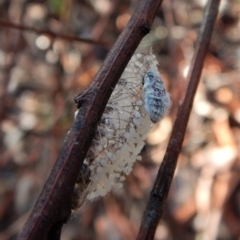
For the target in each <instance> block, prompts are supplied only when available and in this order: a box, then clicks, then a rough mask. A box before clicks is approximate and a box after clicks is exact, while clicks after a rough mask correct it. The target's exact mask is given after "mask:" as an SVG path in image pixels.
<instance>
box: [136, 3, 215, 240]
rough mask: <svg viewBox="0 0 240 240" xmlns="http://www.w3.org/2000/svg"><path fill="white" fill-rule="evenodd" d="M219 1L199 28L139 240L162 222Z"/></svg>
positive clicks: (210, 6) (151, 234)
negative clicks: (182, 92)
mask: <svg viewBox="0 0 240 240" xmlns="http://www.w3.org/2000/svg"><path fill="white" fill-rule="evenodd" d="M219 3H220V0H211V1H209V3H208V5H207V8H206V11H205V16H204V20H203V22H202V26H201V29H200V31H199V36H198V41H197V45H196V51H195V54H194V57H193V60H192V64H191V69H190V71H189V74H188V78H189V85H188V89H187V92H186V95H185V99H184V101H183V104H182V105H181V107H180V109H179V112H178V115H177V119H176V121H175V124H174V127H173V131H172V135H171V138H170V141H169V144H168V147H167V150H166V154H165V156H164V159H163V162H162V165H161V167H160V169H159V171H158V175H157V178H156V181H155V183H154V187H153V189H152V191H151V194H150V198H149V201H148V204H147V207H146V210H145V213H144V216H143V219H142V223H141V227H140V230H139V234H138V238H137V239H138V240H148V239H153V238H154V234H155V231H156V228H157V225H158V222H159V220H160V219H161V216H162V212H163V206H164V204H165V201H166V198H167V195H168V192H169V188H170V185H171V182H172V178H173V174H174V171H175V168H176V164H177V158H178V154H179V152H180V150H181V147H182V142H183V138H184V134H185V130H186V127H187V123H188V119H189V115H190V112H191V108H192V104H193V99H194V95H195V92H196V90H197V86H198V83H199V79H200V75H201V71H202V67H203V61H204V58H205V55H206V53H207V49H208V45H209V42H210V38H211V33H212V30H213V26H214V22H215V19H216V16H217V13H218V7H219Z"/></svg>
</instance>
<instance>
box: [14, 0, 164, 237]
mask: <svg viewBox="0 0 240 240" xmlns="http://www.w3.org/2000/svg"><path fill="white" fill-rule="evenodd" d="M161 2H162V0H158V1H157V0H141V1H140V3H139V5H138V7H137V9H136V11H135V12H134V14H133V16H132V18H131V20H130V21H129V23H128V24H127V26H126V28H125V29H124V30H123V32H122V34H121V35H120V37H119V38H118V40H117V42H116V43H115V45H114V47H113V48H112V50H111V52H110V53H109V55H108V57H107V58H106V60H105V61H104V63H103V65H102V67H101V68H100V70H99V71H98V73H97V74H96V76H95V77H94V79H93V81H92V83H91V85H90V88H89V90H88V91H87V92H86V94H85V95H84V98H82V99H81V103H79V105H81V108H80V109H79V111H78V114H77V117H76V120H75V121H74V123H73V125H72V127H71V129H70V131H69V134H68V135H67V137H66V139H65V142H64V145H63V147H62V150H61V152H60V155H59V157H58V159H57V161H56V164H55V166H54V168H53V170H52V172H51V174H50V176H49V178H48V180H47V182H46V183H45V185H44V188H43V190H42V192H41V194H40V196H39V198H38V200H37V202H36V204H35V206H34V208H33V210H32V213H31V215H30V216H29V218H28V220H27V222H26V224H25V226H24V228H23V231H22V232H21V233H20V235H19V237H18V239H21V240H22V239H28V240H30V239H34V240H38V239H39V240H40V239H41V240H43V239H59V238H60V232H61V228H62V225H63V224H64V223H65V222H66V221H67V220H68V218H69V216H70V213H71V198H72V194H73V189H74V185H75V182H76V180H77V177H78V174H79V172H80V169H81V166H82V163H83V160H84V158H85V157H86V154H87V151H88V149H89V147H90V144H91V141H92V139H93V136H94V132H95V128H96V126H97V123H98V121H99V120H100V118H101V115H102V113H103V111H104V108H105V106H106V104H107V102H108V99H109V97H110V95H111V93H112V91H113V89H114V87H115V85H116V83H117V81H118V79H119V78H120V76H121V74H122V72H123V70H124V68H125V67H126V65H127V63H128V61H129V60H130V58H131V56H132V54H133V53H134V51H135V49H136V48H137V46H138V44H139V42H140V41H141V39H142V38H143V37H144V35H146V34H147V33H148V32H149V30H150V27H151V24H152V22H153V19H154V16H155V14H156V11H157V9H158V7H159V6H160V4H161Z"/></svg>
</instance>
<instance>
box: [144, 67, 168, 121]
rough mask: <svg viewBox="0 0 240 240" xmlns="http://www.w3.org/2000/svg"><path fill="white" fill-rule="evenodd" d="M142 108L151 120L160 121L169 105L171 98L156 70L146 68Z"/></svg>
mask: <svg viewBox="0 0 240 240" xmlns="http://www.w3.org/2000/svg"><path fill="white" fill-rule="evenodd" d="M143 100H144V108H145V110H146V112H147V114H148V115H149V117H150V119H151V121H152V122H153V123H156V122H158V121H160V120H161V119H162V118H163V117H164V116H165V115H166V114H167V113H168V110H169V108H170V106H171V100H170V96H169V94H168V92H167V91H166V89H165V85H164V82H163V81H162V79H161V76H160V74H159V72H158V71H157V70H151V69H150V70H148V71H146V73H145V74H144V77H143Z"/></svg>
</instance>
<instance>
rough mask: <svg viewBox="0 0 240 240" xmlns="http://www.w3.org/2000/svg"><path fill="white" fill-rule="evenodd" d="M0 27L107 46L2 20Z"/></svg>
mask: <svg viewBox="0 0 240 240" xmlns="http://www.w3.org/2000/svg"><path fill="white" fill-rule="evenodd" d="M0 26H3V27H7V28H13V29H17V30H22V31H28V32H34V33H37V34H45V35H48V36H50V37H52V38H61V39H64V40H68V41H79V42H84V43H88V44H100V45H106V44H107V43H106V42H105V41H102V40H98V41H94V40H92V39H86V38H80V37H76V36H70V35H66V34H57V33H54V32H52V31H50V30H41V29H37V28H34V27H28V26H25V25H21V24H18V23H13V22H9V21H4V20H0Z"/></svg>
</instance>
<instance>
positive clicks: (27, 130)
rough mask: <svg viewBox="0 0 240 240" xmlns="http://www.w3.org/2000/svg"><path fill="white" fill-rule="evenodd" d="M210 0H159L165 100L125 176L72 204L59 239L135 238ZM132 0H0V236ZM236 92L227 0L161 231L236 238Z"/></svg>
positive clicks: (232, 21)
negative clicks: (115, 186) (168, 104)
mask: <svg viewBox="0 0 240 240" xmlns="http://www.w3.org/2000/svg"><path fill="white" fill-rule="evenodd" d="M206 2H207V1H206V0H201V1H197V0H195V1H194V0H192V1H189V0H178V1H176V0H164V1H163V4H162V7H161V9H159V10H158V13H157V16H156V19H155V22H154V25H153V30H152V32H151V33H150V35H149V39H150V41H149V42H151V45H152V46H153V52H154V53H155V54H156V55H157V58H158V60H159V69H160V71H161V74H162V77H163V79H164V81H165V82H166V84H167V86H168V89H169V91H170V93H171V98H172V102H173V106H172V109H171V111H170V113H169V116H167V117H165V118H164V119H163V120H162V121H161V122H160V123H157V124H156V125H155V126H154V127H153V129H152V131H151V133H150V134H149V137H148V139H147V141H146V146H145V147H144V148H143V150H142V153H141V155H142V158H143V160H142V161H137V162H136V164H135V167H134V170H133V172H132V173H131V174H130V176H129V177H128V178H127V180H126V181H125V183H124V188H123V189H122V190H121V191H117V192H112V193H109V194H108V195H107V196H105V197H104V198H101V199H99V200H96V201H94V202H92V203H89V204H86V205H85V206H83V207H82V208H81V209H80V210H78V211H76V212H74V213H73V214H72V216H71V219H70V221H69V222H68V224H67V225H66V226H65V227H64V229H63V233H62V238H61V239H62V240H68V239H72V240H94V239H99V240H133V239H135V238H136V236H137V232H138V229H139V226H140V222H141V217H142V214H143V211H144V208H145V206H146V203H147V200H148V196H149V192H150V191H151V188H152V185H153V182H154V179H155V177H156V174H157V170H158V168H159V166H160V164H161V161H162V158H163V155H164V152H165V149H166V146H167V143H168V139H169V135H170V133H171V130H172V125H173V123H174V120H175V117H176V112H177V109H178V106H179V103H180V100H181V99H182V97H183V96H184V91H185V89H186V86H187V82H186V75H187V72H188V69H189V65H190V61H191V58H192V55H193V52H194V47H195V42H196V38H197V34H198V29H199V26H200V23H201V21H202V18H203V13H204V7H205V4H206ZM137 4H138V1H137V0H112V1H110V0H78V1H77V0H49V1H45V0H35V1H30V0H11V1H10V0H0V70H1V71H0V239H1V240H13V239H16V236H17V234H18V232H19V231H20V230H21V229H22V227H23V224H24V223H25V221H26V219H27V217H28V215H29V213H30V211H31V209H32V207H33V205H34V203H35V201H36V198H37V197H38V195H39V192H40V191H41V189H42V186H43V184H44V182H45V180H46V178H47V177H48V175H49V173H50V171H51V169H52V166H53V164H54V163H55V160H56V159H57V156H58V153H59V151H60V149H61V146H62V144H63V140H64V137H65V136H66V134H67V132H68V130H69V128H70V126H71V124H72V122H73V114H74V112H75V111H76V107H75V103H74V96H75V95H76V94H77V93H79V92H80V91H81V90H83V89H84V88H85V87H86V86H87V85H88V84H89V83H90V82H91V80H92V78H93V76H94V75H95V73H96V72H97V70H98V69H99V67H100V65H101V64H102V62H103V60H104V58H105V57H106V55H107V53H108V52H109V50H110V49H111V47H112V45H113V44H114V42H115V41H116V39H117V37H118V36H119V34H120V33H121V31H122V29H123V28H124V26H125V25H126V23H127V22H128V20H129V18H130V17H131V15H132V13H133V11H134V10H135V9H136V6H137ZM10 23H15V24H18V25H17V26H15V29H13V28H12V27H13V25H12V24H10ZM16 28H18V29H16ZM41 31H45V32H41ZM47 31H48V34H46V32H47ZM51 32H52V33H54V34H50V33H51ZM82 39H92V40H93V42H92V43H87V42H86V41H82ZM239 93H240V1H239V0H228V1H227V0H226V1H224V0H222V3H221V7H220V12H219V16H218V19H217V22H216V24H215V28H214V31H213V34H212V41H211V44H210V47H209V52H208V54H207V57H206V60H205V65H204V68H203V72H202V78H201V83H200V85H199V88H198V91H197V94H196V97H195V102H194V105H193V110H192V114H191V117H190V121H189V124H188V128H187V131H186V135H185V140H184V144H183V148H182V151H181V154H180V156H179V160H178V167H177V170H176V173H175V178H174V180H173V183H172V187H171V190H170V193H169V196H168V201H167V204H166V206H165V211H164V215H163V218H162V220H161V222H160V223H159V225H158V228H157V231H156V235H155V239H156V240H179V239H185V240H195V239H196V240H215V239H216V240H239V239H240V177H239V176H240V174H239V172H240V159H239V143H240V94H239Z"/></svg>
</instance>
